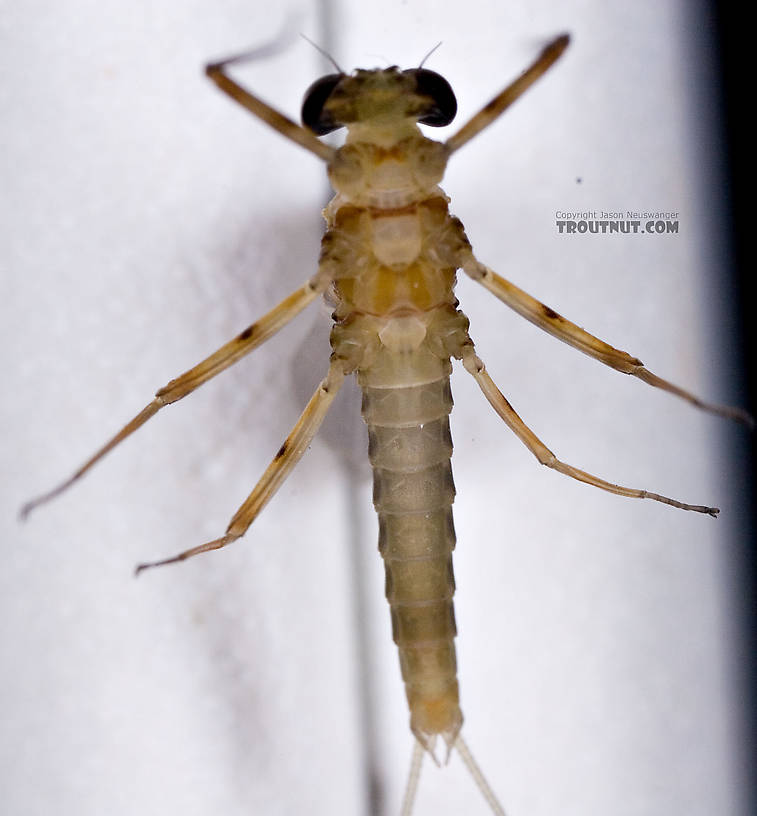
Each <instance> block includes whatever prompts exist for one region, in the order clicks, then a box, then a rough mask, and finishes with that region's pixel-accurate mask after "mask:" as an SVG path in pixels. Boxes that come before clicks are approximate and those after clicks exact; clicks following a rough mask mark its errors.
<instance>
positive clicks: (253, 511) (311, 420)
mask: <svg viewBox="0 0 757 816" xmlns="http://www.w3.org/2000/svg"><path fill="white" fill-rule="evenodd" d="M343 381H344V370H343V368H342V363H341V362H340V361H334V362H332V364H331V366H330V368H329V371H328V374H327V375H326V379H324V380H323V382H321V384H320V385H319V386H318V388H317V389H316V390H315V393H314V394H313V396H312V397H311V398H310V402H308V404H307V405H306V406H305V410H304V411H303V412H302V415H301V416H300V418H299V419H298V420H297V424H296V425H295V426H294V428H292V431H291V433H290V434H289V436H288V437H287V438H286V440H285V441H284V444H283V445H282V446H281V447H280V448H279V451H278V453H277V454H276V456H274V458H273V461H272V462H271V464H270V465H268V467H267V468H266V470H265V473H264V474H263V475H262V476H261V477H260V481H259V482H258V483H257V484H256V485H255V487H254V489H253V491H252V493H250V495H249V496H248V497H247V498H246V499H245V501H244V504H242V506H241V507H240V508H239V510H237V512H236V513H235V514H234V517H233V518H232V519H231V521H230V522H229V526H228V527H227V528H226V532H225V534H224V535H222V536H221V537H220V538H217V539H215V540H214V541H209V542H207V543H206V544H200V545H199V546H198V547H192V548H191V549H189V550H185V551H184V552H181V553H179V554H178V555H175V556H173V557H171V558H165V559H163V560H161V561H154V562H151V563H147V564H139V565H138V566H137V569H136V572H137V574H139V573H140V572H141V571H142V570H145V569H149V568H150V567H160V566H162V565H164V564H173V563H176V562H177V561H184V560H186V559H187V558H191V557H192V556H193V555H199V554H200V553H203V552H209V551H210V550H220V549H221V547H225V546H226V545H227V544H231V542H232V541H236V539H238V538H241V536H243V535H244V534H245V532H247V529H248V527H249V526H250V525H251V524H252V522H253V521H254V520H255V519H256V518H257V516H258V514H259V513H260V511H261V510H262V509H263V507H265V505H266V504H267V503H268V500H269V499H270V498H271V497H272V496H273V495H274V493H275V492H276V491H277V490H278V489H279V487H281V485H282V484H283V482H284V480H285V479H286V477H287V476H288V475H289V473H290V472H291V470H292V468H293V467H294V466H295V465H296V464H297V462H299V461H300V459H301V458H302V454H303V453H305V450H306V449H307V447H308V445H309V444H310V443H311V442H312V441H313V437H314V436H315V435H316V433H317V431H318V428H319V427H320V426H321V423H322V422H323V419H324V417H325V416H326V414H327V413H328V410H329V408H330V407H331V403H332V402H333V401H334V397H335V396H336V395H337V393H338V392H339V389H340V387H341V385H342V382H343Z"/></svg>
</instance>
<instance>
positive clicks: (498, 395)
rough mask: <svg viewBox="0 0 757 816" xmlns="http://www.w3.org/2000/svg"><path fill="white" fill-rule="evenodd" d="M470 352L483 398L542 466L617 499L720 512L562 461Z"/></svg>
mask: <svg viewBox="0 0 757 816" xmlns="http://www.w3.org/2000/svg"><path fill="white" fill-rule="evenodd" d="M467 348H468V349H469V351H467V352H465V353H464V356H463V365H464V366H465V368H466V370H467V371H468V372H470V373H471V374H472V375H473V377H474V378H475V380H476V382H477V383H478V385H479V388H480V389H481V390H482V391H483V392H484V396H485V397H486V399H487V400H488V401H489V404H490V405H491V406H492V408H494V410H495V411H496V412H497V413H498V414H499V415H500V417H502V419H503V420H504V422H505V424H506V425H507V427H508V428H510V430H511V431H512V432H513V433H514V434H515V435H516V436H517V437H518V439H520V441H521V442H522V443H523V444H524V445H525V446H526V447H527V448H528V449H529V450H530V451H531V453H533V455H534V456H535V457H536V458H537V459H538V460H539V462H540V463H541V464H542V465H546V466H547V467H549V468H552V469H553V470H556V471H558V472H559V473H563V474H565V475H566V476H570V477H571V478H572V479H576V480H577V481H579V482H585V483H586V484H590V485H592V486H593V487H599V488H600V489H602V490H606V491H607V492H608V493H615V494H616V495H618V496H628V497H629V498H634V499H653V500H654V501H658V502H662V503H663V504H669V505H670V506H671V507H678V508H680V509H681V510H692V511H694V512H695V513H707V514H708V515H710V516H713V517H714V516H717V515H718V513H719V512H720V510H719V509H718V508H717V507H707V506H705V505H703V504H686V503H685V502H680V501H678V500H677V499H671V498H669V497H668V496H661V495H660V494H659V493H651V492H649V491H648V490H639V489H637V488H633V487H622V486H621V485H616V484H613V483H612V482H607V481H605V480H604V479H600V478H599V477H597V476H593V475H592V474H591V473H586V471H583V470H579V469H578V468H576V467H573V465H569V464H567V463H566V462H562V461H560V460H559V459H558V458H557V457H556V456H555V455H554V453H552V451H551V450H550V449H549V448H548V447H547V446H546V445H545V444H544V443H543V442H542V441H541V440H540V439H539V438H538V437H537V436H536V434H535V433H534V432H533V431H532V430H531V429H530V428H529V427H528V426H527V425H526V424H525V422H523V420H522V419H521V418H520V417H519V416H518V414H517V413H515V410H514V409H513V407H512V405H510V403H509V402H508V401H507V399H506V398H505V396H504V394H503V393H502V392H501V391H500V390H499V388H497V386H496V385H495V383H494V380H492V378H491V377H490V376H489V374H488V373H487V371H486V369H485V368H484V364H483V363H482V362H481V359H480V358H479V357H477V356H476V354H475V352H474V351H473V349H472V347H471V346H468V347H467Z"/></svg>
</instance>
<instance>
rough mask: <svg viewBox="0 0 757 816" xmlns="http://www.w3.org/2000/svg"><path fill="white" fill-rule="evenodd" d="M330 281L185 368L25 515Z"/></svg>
mask: <svg viewBox="0 0 757 816" xmlns="http://www.w3.org/2000/svg"><path fill="white" fill-rule="evenodd" d="M327 285H328V279H327V278H326V277H325V276H322V275H315V276H314V277H313V278H311V279H310V280H309V281H308V282H307V283H306V284H305V285H304V286H303V287H302V288H301V289H298V290H297V291H296V292H293V293H292V294H291V295H289V297H287V298H285V299H284V300H282V301H281V303H279V305H278V306H276V307H274V308H273V309H271V311H270V312H268V314H267V315H265V316H264V317H262V318H261V319H260V320H258V321H257V322H255V323H253V324H252V325H251V326H248V327H247V328H246V329H245V330H244V331H243V332H241V333H240V334H238V335H237V336H236V337H235V338H234V339H233V340H231V341H230V342H228V343H226V345H224V346H221V348H220V349H218V351H216V352H214V353H213V354H211V355H210V357H207V358H206V359H205V360H203V361H202V362H201V363H200V364H199V365H196V366H195V367H194V368H191V369H189V371H186V372H184V374H182V375H181V376H180V377H177V378H176V379H175V380H171V382H169V383H168V385H166V386H164V387H163V388H161V389H160V390H159V391H157V392H156V394H155V399H154V400H153V401H152V402H151V403H150V404H149V405H147V406H145V408H143V409H142V410H141V411H140V412H139V413H138V414H137V415H136V416H135V417H134V419H132V420H131V422H129V423H127V424H126V425H125V426H124V427H123V428H121V430H120V431H119V432H118V433H117V434H116V435H115V436H114V437H113V438H112V439H111V440H109V441H108V442H107V443H106V444H105V445H103V447H102V448H100V449H99V450H98V451H97V452H96V453H95V454H94V455H93V456H91V457H90V458H89V459H88V460H87V461H86V462H85V463H84V464H83V465H82V466H81V467H80V468H79V469H78V470H77V471H76V472H75V473H74V474H73V476H71V477H69V478H68V479H66V480H65V481H64V482H62V483H61V484H59V485H58V486H57V487H55V488H53V489H52V490H50V491H49V492H47V493H43V494H42V495H41V496H37V498H34V499H32V500H31V501H28V502H27V503H26V504H24V505H23V507H22V508H21V518H22V519H26V518H27V517H28V515H29V513H31V512H32V510H34V508H35V507H38V506H39V505H40V504H44V503H45V502H48V501H50V500H51V499H54V498H55V497H56V496H58V495H60V494H61V493H63V491H64V490H67V489H68V488H69V487H71V485H72V484H73V483H74V482H76V481H77V480H78V479H80V478H81V477H82V476H83V475H84V474H85V473H86V472H87V471H88V470H89V469H90V468H91V467H92V465H94V464H95V463H96V462H98V461H99V460H100V459H102V458H103V456H105V454H106V453H108V452H109V451H111V450H112V449H113V448H115V447H116V445H118V444H119V443H120V442H123V440H124V439H126V437H127V436H131V434H133V433H134V431H136V430H137V428H140V427H141V426H142V425H144V424H145V422H147V420H148V419H150V417H152V416H154V415H155V414H157V413H158V411H159V410H160V409H161V408H163V407H164V406H166V405H170V404H171V403H172V402H176V401H177V400H180V399H181V398H182V397H185V396H186V395H187V394H190V393H191V392H192V391H194V390H195V388H198V387H199V386H201V385H202V384H203V383H204V382H207V381H208V380H209V379H211V378H212V377H215V375H216V374H220V372H221V371H223V370H224V369H225V368H228V367H229V366H230V365H233V364H234V363H236V362H237V360H239V359H240V358H242V357H244V355H245V354H249V352H251V351H252V350H253V349H255V348H257V347H258V346H260V345H261V344H262V343H264V342H265V341H266V340H268V338H269V337H271V336H273V335H274V334H275V333H276V332H277V331H278V330H279V329H281V328H282V327H283V326H285V325H286V324H287V323H289V321H290V320H292V319H293V318H294V317H296V316H297V315H298V314H299V313H300V312H301V311H302V310H303V309H304V308H305V307H306V306H307V305H308V304H309V303H310V302H311V301H313V300H315V298H316V297H318V295H319V294H320V293H321V292H323V290H324V289H325V288H326V286H327Z"/></svg>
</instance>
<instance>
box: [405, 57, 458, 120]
mask: <svg viewBox="0 0 757 816" xmlns="http://www.w3.org/2000/svg"><path fill="white" fill-rule="evenodd" d="M403 73H405V74H412V75H413V76H415V82H416V85H417V91H418V93H419V94H421V96H428V97H431V99H432V100H433V104H432V105H431V106H430V107H429V109H428V112H427V113H425V114H424V115H423V116H421V117H419V119H418V121H419V122H420V123H421V124H422V125H431V126H432V127H444V126H445V125H448V124H449V123H450V122H451V121H452V120H453V119H454V118H455V114H456V113H457V100H456V99H455V94H454V92H453V91H452V88H451V87H450V84H449V82H447V80H446V79H445V78H444V77H443V76H442V75H441V74H437V73H436V71H429V70H428V69H427V68H411V69H409V70H408V71H404V72H403Z"/></svg>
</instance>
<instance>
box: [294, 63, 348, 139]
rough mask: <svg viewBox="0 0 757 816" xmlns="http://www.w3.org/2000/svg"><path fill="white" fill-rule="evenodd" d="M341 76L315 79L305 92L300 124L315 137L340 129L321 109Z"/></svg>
mask: <svg viewBox="0 0 757 816" xmlns="http://www.w3.org/2000/svg"><path fill="white" fill-rule="evenodd" d="M343 76H344V74H328V76H324V77H321V78H320V79H316V81H315V82H314V83H313V84H312V85H311V86H310V87H309V88H308V89H307V91H305V97H304V99H303V102H302V114H301V116H302V124H303V125H305V127H306V128H307V129H308V130H312V131H313V133H315V135H316V136H325V135H326V134H327V133H331V131H332V130H337V129H338V128H340V127H342V125H341V124H340V123H339V122H335V121H334V119H333V118H332V117H331V116H330V115H329V114H328V113H326V112H325V111H324V110H323V107H324V105H325V104H326V100H327V99H328V98H329V97H330V96H331V93H332V91H333V90H334V88H336V86H337V85H338V84H339V81H340V80H341V79H342V77H343Z"/></svg>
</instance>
